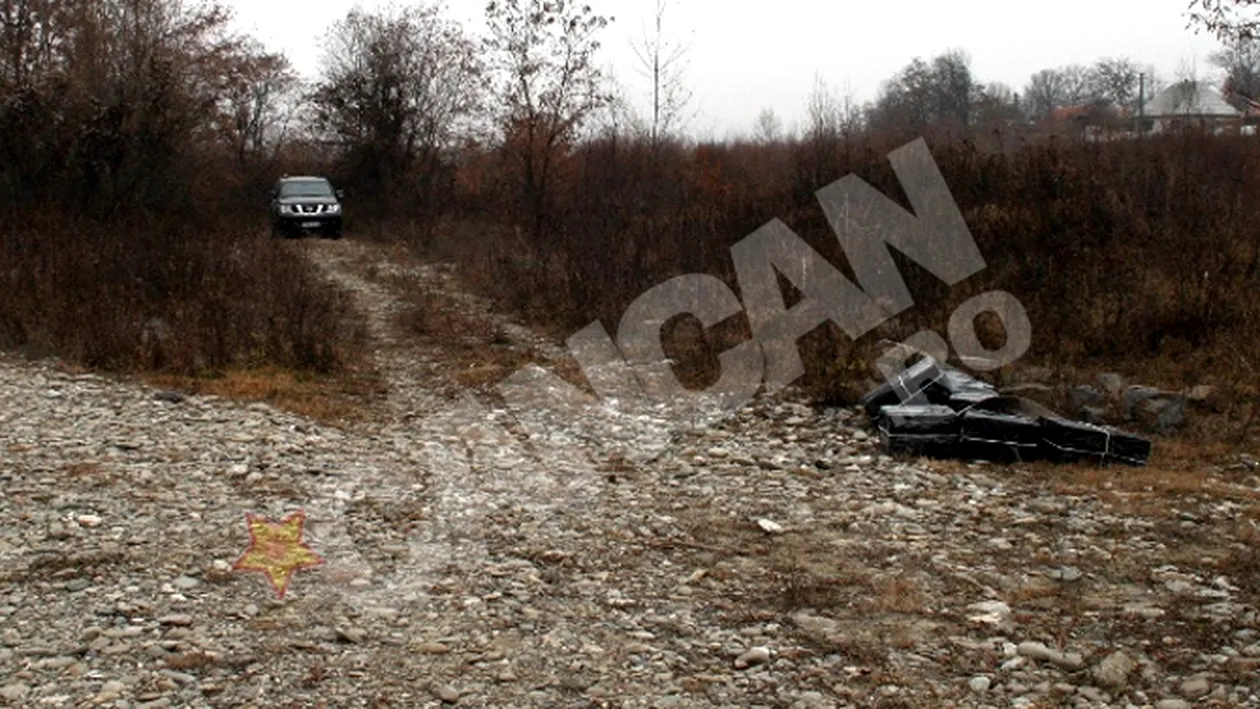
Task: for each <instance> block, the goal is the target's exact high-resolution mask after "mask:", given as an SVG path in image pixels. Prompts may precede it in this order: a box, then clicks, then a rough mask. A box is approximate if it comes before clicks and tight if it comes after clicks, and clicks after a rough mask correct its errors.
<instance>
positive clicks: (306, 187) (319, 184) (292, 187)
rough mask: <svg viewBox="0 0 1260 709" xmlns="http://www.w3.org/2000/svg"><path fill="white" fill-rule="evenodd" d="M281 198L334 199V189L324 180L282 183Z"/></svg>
mask: <svg viewBox="0 0 1260 709" xmlns="http://www.w3.org/2000/svg"><path fill="white" fill-rule="evenodd" d="M280 196H281V197H332V196H333V188H332V185H330V184H328V183H327V182H325V181H323V180H301V181H294V182H281V183H280Z"/></svg>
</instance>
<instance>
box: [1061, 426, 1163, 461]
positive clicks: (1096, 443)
mask: <svg viewBox="0 0 1260 709" xmlns="http://www.w3.org/2000/svg"><path fill="white" fill-rule="evenodd" d="M1041 429H1042V445H1043V446H1044V448H1045V450H1046V452H1047V453H1048V454H1049V455H1050V456H1051V457H1053V458H1054V459H1055V460H1059V461H1064V462H1070V461H1079V460H1093V461H1096V462H1099V463H1109V462H1112V461H1115V462H1120V463H1128V464H1130V465H1146V462H1147V461H1148V460H1149V459H1150V457H1151V442H1150V441H1149V440H1147V439H1145V438H1142V437H1140V436H1136V435H1134V434H1132V433H1128V432H1126V431H1121V430H1119V429H1116V428H1111V427H1110V426H1097V425H1095V424H1091V423H1085V422H1083V421H1071V420H1069V419H1065V418H1060V417H1049V416H1047V417H1043V418H1042V420H1041Z"/></svg>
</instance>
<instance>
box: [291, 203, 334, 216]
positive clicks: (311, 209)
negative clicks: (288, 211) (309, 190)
mask: <svg viewBox="0 0 1260 709" xmlns="http://www.w3.org/2000/svg"><path fill="white" fill-rule="evenodd" d="M329 206H330V205H327V204H295V205H293V206H292V210H293V213H295V214H325V213H327V212H328V211H329V209H328V208H329Z"/></svg>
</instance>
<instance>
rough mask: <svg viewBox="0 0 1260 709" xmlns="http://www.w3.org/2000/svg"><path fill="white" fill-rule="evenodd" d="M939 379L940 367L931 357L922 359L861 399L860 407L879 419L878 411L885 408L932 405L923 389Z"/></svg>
mask: <svg viewBox="0 0 1260 709" xmlns="http://www.w3.org/2000/svg"><path fill="white" fill-rule="evenodd" d="M940 377H941V368H940V365H938V364H937V363H936V360H934V359H932V358H931V357H924V358H923V359H921V360H919V361H918V362H915V363H914V364H912V365H910V366H909V367H906V368H905V369H904V370H902V372H901V374H899V375H897V376H896V377H894V378H893V379H891V380H889V381H887V382H884V383H883V384H880V385H879V386H877V387H875V388H874V389H872V390H871V391H870V392H869V393H867V395H866V396H864V397H862V402H861V403H862V407H863V408H864V409H866V413H867V415H869V416H870V417H871V418H873V419H874V418H878V417H879V415H880V411H881V410H882V409H883V408H884V407H886V406H900V405H921V404H928V403H932V402H930V401H929V400H928V396H927V393H926V392H925V391H924V388H925V387H927V386H928V384H930V383H931V382H933V381H935V380H936V379H939V378H940ZM937 403H940V402H937Z"/></svg>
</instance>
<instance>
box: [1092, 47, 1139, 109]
mask: <svg viewBox="0 0 1260 709" xmlns="http://www.w3.org/2000/svg"><path fill="white" fill-rule="evenodd" d="M1140 73H1141V71H1140V70H1139V69H1138V66H1137V65H1136V64H1134V63H1133V61H1132V60H1130V59H1128V58H1126V57H1109V58H1106V59H1099V60H1098V61H1097V62H1094V65H1093V66H1092V67H1091V68H1090V84H1091V86H1090V89H1089V93H1090V94H1091V96H1092V97H1094V98H1096V99H1102V100H1105V101H1109V102H1111V103H1114V104H1115V105H1117V106H1123V107H1126V108H1131V107H1133V105H1134V102H1135V101H1136V100H1137V98H1138V88H1139V86H1138V84H1139V74H1140Z"/></svg>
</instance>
